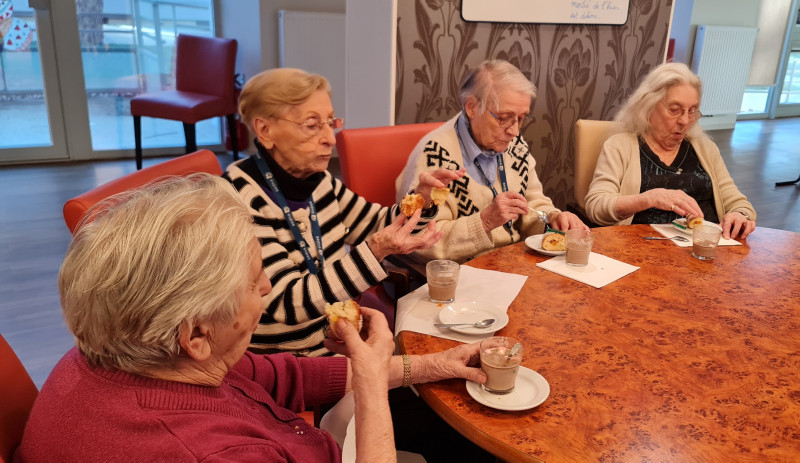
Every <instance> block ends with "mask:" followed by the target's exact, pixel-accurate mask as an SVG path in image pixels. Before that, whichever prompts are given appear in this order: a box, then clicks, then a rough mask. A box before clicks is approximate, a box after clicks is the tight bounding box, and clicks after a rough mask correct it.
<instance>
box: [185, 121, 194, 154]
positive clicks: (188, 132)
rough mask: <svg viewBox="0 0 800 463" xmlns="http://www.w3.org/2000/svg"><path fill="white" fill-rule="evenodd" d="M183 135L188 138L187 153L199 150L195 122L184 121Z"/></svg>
mask: <svg viewBox="0 0 800 463" xmlns="http://www.w3.org/2000/svg"><path fill="white" fill-rule="evenodd" d="M183 135H184V137H185V138H186V154H189V153H194V152H195V151H197V138H196V137H195V130H194V124H187V123H186V122H184V123H183Z"/></svg>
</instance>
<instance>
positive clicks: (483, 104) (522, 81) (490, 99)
mask: <svg viewBox="0 0 800 463" xmlns="http://www.w3.org/2000/svg"><path fill="white" fill-rule="evenodd" d="M501 88H503V89H511V90H515V91H518V92H521V93H527V94H528V95H530V97H531V101H533V100H534V99H536V86H535V85H533V82H531V81H530V80H528V78H527V77H525V74H523V73H522V72H521V71H520V70H519V69H517V67H516V66H514V65H513V64H511V63H509V62H508V61H503V60H499V59H496V60H487V61H484V62H482V63H481V64H480V65H478V67H477V68H475V69H474V70H473V71H472V72H470V73H469V74H467V77H466V78H465V79H464V83H463V84H462V85H461V108H462V109H463V108H466V105H467V100H468V99H469V98H470V97H475V99H476V100H477V101H478V109H479V110H480V111H481V112H483V111H486V109H487V108H489V106H493V107H494V108H497V105H498V104H499V101H498V98H497V91H498V89H501Z"/></svg>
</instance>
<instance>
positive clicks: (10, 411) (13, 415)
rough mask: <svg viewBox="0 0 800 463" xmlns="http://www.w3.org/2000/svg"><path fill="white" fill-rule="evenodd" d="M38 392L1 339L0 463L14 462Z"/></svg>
mask: <svg viewBox="0 0 800 463" xmlns="http://www.w3.org/2000/svg"><path fill="white" fill-rule="evenodd" d="M37 395H39V390H38V389H37V388H36V385H35V384H34V383H33V380H31V377H30V375H29V374H28V372H27V370H25V366H24V365H22V362H20V361H19V358H18V357H17V354H15V353H14V350H13V349H11V346H9V345H8V342H6V340H5V338H3V336H2V335H0V401H2V405H0V463H7V462H10V461H11V460H12V457H13V456H14V452H15V451H16V450H17V447H19V444H20V442H22V433H23V431H25V423H27V422H28V416H29V415H30V414H31V409H32V408H33V402H34V401H35V400H36V396H37Z"/></svg>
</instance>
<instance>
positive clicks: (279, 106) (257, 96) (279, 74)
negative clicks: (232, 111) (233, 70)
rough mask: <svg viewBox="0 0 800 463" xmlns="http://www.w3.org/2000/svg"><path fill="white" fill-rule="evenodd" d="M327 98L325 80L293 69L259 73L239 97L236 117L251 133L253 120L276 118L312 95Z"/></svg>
mask: <svg viewBox="0 0 800 463" xmlns="http://www.w3.org/2000/svg"><path fill="white" fill-rule="evenodd" d="M317 90H323V91H325V92H327V93H328V95H330V94H331V85H330V83H328V79H326V78H325V77H323V76H321V75H319V74H313V73H310V72H306V71H304V70H302V69H295V68H277V69H270V70H268V71H263V72H260V73H258V74H256V75H255V76H253V78H251V79H250V80H248V81H247V83H246V84H245V85H244V88H242V94H241V95H240V96H239V114H241V115H242V119H243V120H244V123H245V124H247V127H248V128H250V130H251V131H254V130H253V119H255V118H256V117H263V118H267V117H278V116H280V115H282V114H283V112H284V111H286V110H287V109H288V108H289V107H291V106H296V105H299V104H302V103H304V102H305V101H306V100H307V99H308V98H309V97H310V96H311V95H312V94H313V93H314V92H316V91H317Z"/></svg>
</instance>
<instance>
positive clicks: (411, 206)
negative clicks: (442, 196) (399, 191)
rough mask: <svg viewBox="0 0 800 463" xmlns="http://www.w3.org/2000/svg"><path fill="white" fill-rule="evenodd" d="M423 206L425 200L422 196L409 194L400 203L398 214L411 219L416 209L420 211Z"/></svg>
mask: <svg viewBox="0 0 800 463" xmlns="http://www.w3.org/2000/svg"><path fill="white" fill-rule="evenodd" d="M423 206H425V199H423V198H422V195H419V194H416V193H411V194H408V195H406V196H405V197H404V198H403V200H402V201H400V212H402V213H403V214H404V215H406V216H407V217H411V216H412V215H414V212H416V211H417V209H422V207H423Z"/></svg>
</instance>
